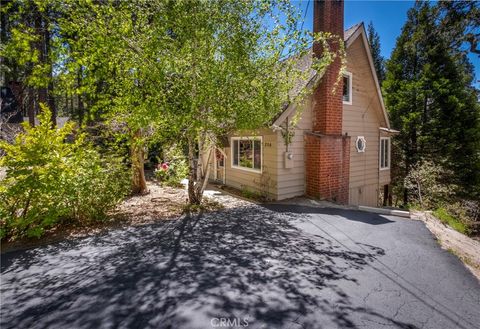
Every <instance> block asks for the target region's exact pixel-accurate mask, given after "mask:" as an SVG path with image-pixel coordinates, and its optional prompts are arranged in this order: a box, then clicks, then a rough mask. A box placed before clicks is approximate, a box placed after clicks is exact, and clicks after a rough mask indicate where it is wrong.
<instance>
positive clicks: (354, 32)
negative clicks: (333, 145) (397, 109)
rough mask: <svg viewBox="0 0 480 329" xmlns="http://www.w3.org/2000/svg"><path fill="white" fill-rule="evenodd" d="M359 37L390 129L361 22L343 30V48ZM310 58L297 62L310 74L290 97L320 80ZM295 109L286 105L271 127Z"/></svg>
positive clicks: (293, 90) (296, 86) (309, 54)
mask: <svg viewBox="0 0 480 329" xmlns="http://www.w3.org/2000/svg"><path fill="white" fill-rule="evenodd" d="M360 36H361V37H362V39H363V44H364V46H365V51H366V53H367V57H368V61H369V64H370V65H369V66H370V69H371V72H372V76H373V80H374V83H375V87H376V88H375V89H376V90H377V93H378V97H379V99H380V106H381V109H382V112H383V116H384V119H385V122H386V125H387V128H390V121H389V120H388V115H387V111H386V110H385V104H384V103H383V98H382V92H381V89H380V84H379V82H378V77H377V73H376V71H375V66H374V64H373V58H372V54H371V52H370V47H369V46H368V40H367V34H366V31H365V26H364V24H363V22H361V23H358V24H355V25H353V26H351V27H350V28H348V29H346V30H345V32H344V38H343V39H344V41H345V48H347V49H348V48H349V47H350V46H351V45H352V43H353V42H354V41H355V40H356V39H357V38H358V37H360ZM312 56H313V52H312V51H310V52H309V53H308V54H306V55H305V56H303V57H302V58H301V59H300V60H299V65H300V68H301V69H302V70H310V72H309V74H308V78H307V79H306V80H302V81H298V83H297V84H296V85H295V87H294V88H293V89H292V91H291V95H290V96H295V95H298V93H299V92H300V90H302V88H305V87H307V88H308V87H311V86H313V85H314V84H315V83H316V82H317V81H318V80H319V79H321V78H322V77H321V76H319V75H318V74H317V72H316V71H315V70H313V69H311V64H312ZM295 109H296V104H294V103H291V104H288V105H286V106H285V108H284V110H283V111H282V112H281V113H280V114H279V115H278V116H277V117H276V118H275V120H274V123H273V126H279V125H280V124H282V123H283V121H284V120H285V119H286V118H287V117H288V116H289V115H290V114H291V113H293V112H294V111H295Z"/></svg>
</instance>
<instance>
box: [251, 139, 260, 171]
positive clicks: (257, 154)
mask: <svg viewBox="0 0 480 329" xmlns="http://www.w3.org/2000/svg"><path fill="white" fill-rule="evenodd" d="M253 151H254V156H253V168H255V169H261V168H262V143H260V141H259V140H255V141H254V142H253Z"/></svg>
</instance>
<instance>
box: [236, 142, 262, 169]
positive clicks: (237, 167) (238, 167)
mask: <svg viewBox="0 0 480 329" xmlns="http://www.w3.org/2000/svg"><path fill="white" fill-rule="evenodd" d="M255 139H257V140H260V169H254V168H246V167H242V166H236V165H234V164H233V159H234V155H233V150H234V149H235V148H234V147H233V142H234V141H240V140H255ZM239 150H240V148H239ZM230 155H231V156H230V157H231V161H230V165H231V166H232V168H234V169H238V170H244V171H249V172H253V173H256V174H261V173H262V170H263V137H262V136H242V137H232V138H231V142H230ZM239 159H240V155H239Z"/></svg>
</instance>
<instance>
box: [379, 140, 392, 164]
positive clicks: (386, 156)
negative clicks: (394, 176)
mask: <svg viewBox="0 0 480 329" xmlns="http://www.w3.org/2000/svg"><path fill="white" fill-rule="evenodd" d="M380 169H381V170H382V169H390V137H380Z"/></svg>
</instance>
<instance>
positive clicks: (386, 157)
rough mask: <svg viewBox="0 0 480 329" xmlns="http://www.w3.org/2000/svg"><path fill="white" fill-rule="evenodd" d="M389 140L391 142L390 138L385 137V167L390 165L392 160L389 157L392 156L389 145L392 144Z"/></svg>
mask: <svg viewBox="0 0 480 329" xmlns="http://www.w3.org/2000/svg"><path fill="white" fill-rule="evenodd" d="M388 142H389V140H388V139H385V168H387V167H388V165H389V162H390V159H389V157H390V152H389V151H390V150H389V146H390V145H389V143H388Z"/></svg>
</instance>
